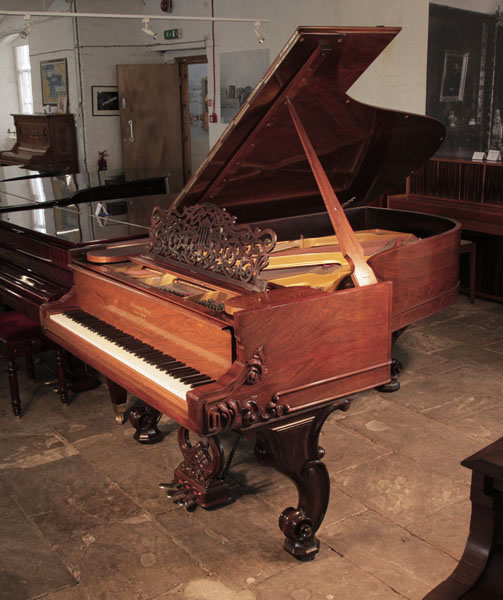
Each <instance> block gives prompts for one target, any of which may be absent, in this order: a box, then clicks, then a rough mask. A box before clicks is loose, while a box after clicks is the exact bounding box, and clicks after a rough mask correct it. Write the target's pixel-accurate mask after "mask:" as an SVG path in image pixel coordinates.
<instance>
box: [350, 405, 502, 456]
mask: <svg viewBox="0 0 503 600" xmlns="http://www.w3.org/2000/svg"><path fill="white" fill-rule="evenodd" d="M454 402H456V400H452V401H449V402H447V403H445V404H439V405H437V406H434V407H431V409H425V410H423V411H420V410H418V409H415V408H411V407H409V406H404V405H403V404H401V403H399V402H394V404H395V406H397V407H399V408H402V409H403V410H407V411H410V412H411V413H413V414H416V415H418V416H422V417H424V418H426V419H428V420H429V421H431V422H432V423H435V425H443V426H445V427H447V428H448V429H456V432H455V433H459V434H461V435H462V437H466V438H468V439H469V440H472V441H473V440H476V441H478V440H479V439H480V438H476V437H474V436H472V435H470V434H468V433H466V432H464V431H462V430H461V429H459V428H458V427H456V426H455V424H454V422H453V423H452V424H451V423H445V422H444V421H439V420H438V419H435V418H433V417H431V416H429V415H428V414H427V413H426V411H427V410H434V409H435V408H441V407H442V406H445V405H446V404H451V403H454ZM494 408H495V406H492V407H490V408H487V409H484V410H482V411H474V412H473V413H472V415H473V414H483V413H485V412H487V411H489V410H493V409H494ZM462 418H465V417H460V419H456V420H461V419H462ZM341 423H342V421H341ZM345 427H346V428H347V429H351V431H352V432H353V431H356V430H354V429H352V428H351V426H350V425H345ZM360 435H362V436H363V437H364V438H365V439H367V440H368V441H373V440H372V438H367V437H366V436H364V435H363V434H361V433H360ZM385 447H386V446H385ZM391 450H392V451H393V452H399V451H398V450H396V449H394V448H391ZM463 459H464V457H463V458H461V459H460V462H461V460H463Z"/></svg>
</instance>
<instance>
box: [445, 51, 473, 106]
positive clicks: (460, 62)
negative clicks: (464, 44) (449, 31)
mask: <svg viewBox="0 0 503 600" xmlns="http://www.w3.org/2000/svg"><path fill="white" fill-rule="evenodd" d="M468 56H469V52H463V53H458V52H450V51H449V50H446V51H445V54H444V68H443V71H442V84H441V86H440V102H461V101H462V100H463V96H464V94H465V83H466V71H467V69H468Z"/></svg>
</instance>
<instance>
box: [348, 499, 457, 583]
mask: <svg viewBox="0 0 503 600" xmlns="http://www.w3.org/2000/svg"><path fill="white" fill-rule="evenodd" d="M458 502H459V500H458ZM455 503H456V502H451V503H450V504H447V505H445V506H444V507H443V508H445V507H447V506H451V505H452V504H455ZM369 510H370V512H371V513H374V515H375V517H376V518H377V519H378V520H379V521H381V522H382V521H385V522H387V523H388V525H390V526H392V527H398V528H399V529H401V530H403V531H405V532H406V533H407V534H408V535H410V536H411V537H412V538H414V539H416V540H419V541H420V542H423V543H424V544H426V545H428V546H430V547H431V548H433V549H434V550H436V551H438V552H440V553H441V554H443V555H445V556H447V557H449V558H451V559H453V560H454V561H455V562H456V563H458V562H459V558H456V557H455V556H452V554H450V553H449V552H448V551H446V550H444V549H442V548H439V547H438V546H435V544H432V543H431V542H430V541H429V540H426V539H424V538H423V537H421V535H419V534H417V533H415V532H413V531H411V530H410V529H409V527H410V526H411V525H412V524H411V523H409V524H408V525H402V524H401V523H396V522H395V521H393V520H392V519H391V518H390V517H389V516H388V515H385V514H382V513H381V512H379V511H377V510H376V509H375V508H371V509H369ZM439 510H440V509H438V510H436V511H434V512H433V513H431V515H433V514H435V513H437V512H438V511H439ZM431 515H428V517H430V516H431ZM342 556H344V558H347V559H348V560H350V559H349V558H348V557H347V556H345V555H342ZM407 577H408V578H409V577H410V578H412V577H411V576H410V575H407ZM416 581H421V580H420V579H416Z"/></svg>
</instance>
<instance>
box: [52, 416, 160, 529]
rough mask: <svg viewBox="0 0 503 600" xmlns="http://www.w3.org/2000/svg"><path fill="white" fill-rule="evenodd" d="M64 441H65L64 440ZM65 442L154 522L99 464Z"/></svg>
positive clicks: (146, 511)
mask: <svg viewBox="0 0 503 600" xmlns="http://www.w3.org/2000/svg"><path fill="white" fill-rule="evenodd" d="M50 428H51V429H53V428H52V427H51V426H50ZM58 435H61V437H64V436H62V434H59V433H58ZM64 439H65V440H66V438H64ZM66 441H67V442H68V444H69V445H70V446H71V447H72V448H74V449H75V450H77V453H78V455H79V456H80V458H81V459H82V460H83V461H84V462H85V463H87V464H88V465H89V467H90V468H91V469H96V470H98V471H99V473H100V475H101V476H102V477H103V478H104V479H105V480H106V481H107V483H109V484H112V485H113V486H115V487H116V488H117V489H118V490H119V491H120V492H121V493H122V494H124V496H126V497H127V499H128V500H129V501H130V502H131V503H132V504H134V505H135V506H136V507H137V508H138V509H139V511H140V512H143V513H145V514H146V515H148V516H149V517H150V519H151V520H154V513H152V512H150V511H149V510H148V509H146V508H145V507H143V506H142V505H141V504H140V503H139V502H138V500H136V499H135V498H134V497H133V496H132V495H131V494H130V493H129V492H128V491H126V490H125V489H123V488H122V486H121V485H120V484H119V483H118V482H117V481H115V480H114V479H112V478H111V477H110V476H109V475H108V473H107V472H106V471H105V470H103V469H102V467H101V466H100V464H99V463H97V462H94V461H93V460H92V459H90V458H89V457H87V456H85V455H84V454H82V453H81V452H80V451H79V450H78V448H76V447H75V445H74V444H73V443H72V442H70V441H68V440H66ZM50 512H52V511H50ZM130 518H131V517H125V518H124V519H119V520H117V521H114V522H116V523H122V522H124V521H126V520H128V519H130Z"/></svg>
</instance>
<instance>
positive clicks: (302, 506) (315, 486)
mask: <svg viewBox="0 0 503 600" xmlns="http://www.w3.org/2000/svg"><path fill="white" fill-rule="evenodd" d="M348 408H349V401H348V400H344V401H340V402H338V403H336V404H333V405H331V406H328V407H325V408H322V409H319V410H318V411H317V412H315V413H314V414H310V415H307V416H306V415H298V416H296V417H291V418H290V419H286V420H284V421H281V422H279V423H277V424H275V425H271V426H269V427H267V428H264V429H262V430H260V431H259V432H258V433H257V446H256V448H255V452H256V455H257V458H258V460H259V461H260V462H263V463H266V464H271V465H273V466H274V467H275V468H276V469H277V470H278V471H280V472H281V473H283V474H285V475H287V476H288V477H290V478H291V479H293V481H294V482H295V485H296V486H297V490H298V493H299V503H298V507H297V508H293V507H290V508H286V509H285V510H284V511H283V512H282V513H281V515H280V518H279V527H280V529H281V530H282V531H283V533H284V534H285V536H286V540H285V545H284V548H285V550H286V551H287V552H290V554H293V556H295V557H296V558H298V559H304V560H305V559H309V558H313V557H314V556H315V554H316V553H317V552H318V550H319V547H320V542H319V540H318V539H317V538H316V536H315V533H316V531H317V530H318V529H319V527H320V525H321V523H322V521H323V518H324V516H325V512H326V510H327V506H328V500H329V497H330V479H329V476H328V471H327V469H326V467H325V465H324V464H323V463H322V462H321V459H322V458H323V456H324V454H325V451H324V450H323V448H320V447H319V446H318V438H319V435H320V431H321V428H322V426H323V423H324V422H325V419H326V418H327V417H328V415H329V414H330V413H331V412H332V411H333V410H336V409H341V410H347V409H348Z"/></svg>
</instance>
